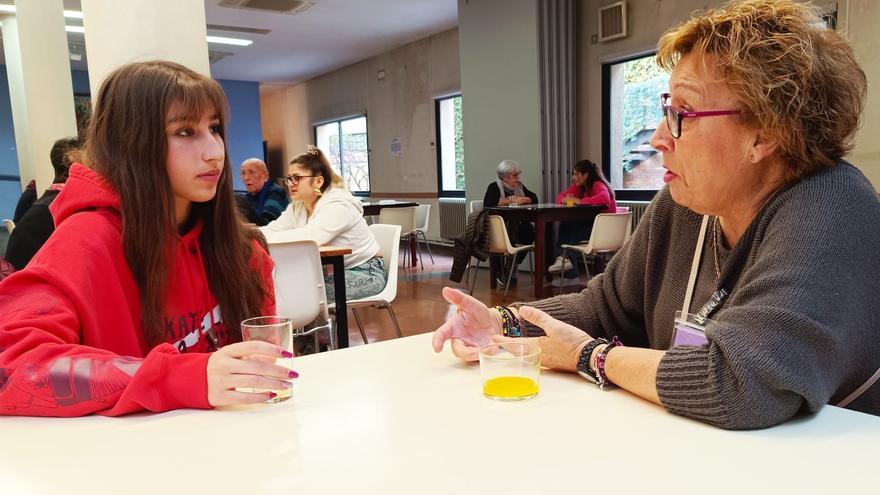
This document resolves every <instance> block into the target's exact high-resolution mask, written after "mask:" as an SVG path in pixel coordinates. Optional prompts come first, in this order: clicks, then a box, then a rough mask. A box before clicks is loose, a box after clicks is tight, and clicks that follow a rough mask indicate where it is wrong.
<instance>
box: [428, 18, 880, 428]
mask: <svg viewBox="0 0 880 495" xmlns="http://www.w3.org/2000/svg"><path fill="white" fill-rule="evenodd" d="M657 61H658V63H659V64H660V65H661V66H662V67H664V68H667V69H670V70H671V72H672V73H671V79H670V83H669V93H668V94H664V95H662V96H661V110H662V113H663V120H662V121H661V122H660V123H659V125H658V127H657V130H656V131H655V133H654V136H653V138H652V140H651V143H652V145H653V146H654V147H655V148H656V149H658V150H659V151H661V152H662V153H663V162H664V167H665V168H666V173H665V175H664V180H665V182H666V184H667V185H666V187H664V189H663V190H661V191H660V192H659V193H658V195H657V197H656V198H655V199H654V201H653V203H652V205H651V207H650V208H649V210H648V212H647V213H646V214H645V217H644V218H643V219H642V221H641V223H640V224H639V227H638V229H637V230H636V232H635V234H634V235H633V237H632V239H631V240H630V241H629V243H628V244H627V245H626V246H625V247H624V249H623V250H622V251H621V252H620V253H619V254H618V255H617V256H615V258H614V259H613V260H612V261H611V262H610V264H609V265H608V268H607V269H606V271H605V273H604V274H601V275H599V276H596V277H595V278H593V280H592V281H591V282H590V284H589V286H588V287H587V288H586V289H585V290H584V291H583V292H581V293H579V294H567V295H563V296H558V297H555V298H551V299H546V300H543V301H536V302H534V303H531V304H529V305H528V306H525V305H520V304H517V305H513V307H512V308H500V309H487V308H486V306H484V305H483V304H481V303H480V302H479V301H477V300H475V299H473V298H471V297H468V296H466V295H464V294H461V293H459V292H457V291H454V290H451V289H449V288H446V289H444V296H445V297H446V298H447V299H448V300H449V301H450V302H451V303H453V304H455V305H456V306H457V307H458V311H457V313H456V315H455V316H454V317H453V318H451V319H450V320H449V321H447V322H446V323H445V324H444V325H443V326H441V327H440V328H439V329H437V331H436V332H435V334H434V348H435V350H436V351H438V352H439V351H440V350H441V349H442V346H443V343H444V342H445V341H446V340H450V339H451V340H452V350H453V352H455V353H456V354H457V355H458V356H460V357H462V358H463V359H468V360H472V359H474V358H475V356H476V355H477V349H478V348H479V347H480V346H481V345H484V344H486V343H488V342H490V341H492V340H503V339H506V338H511V337H516V336H520V335H522V336H524V337H532V338H534V339H535V340H536V341H537V343H538V344H539V345H540V346H541V347H542V348H543V352H544V354H543V358H544V362H543V364H544V365H546V366H549V367H552V368H556V369H560V370H566V371H572V372H577V373H579V374H580V375H582V376H583V377H584V378H586V379H588V380H589V381H592V382H595V383H598V384H599V385H601V386H602V387H603V388H607V387H608V386H610V385H616V386H619V387H621V388H623V389H625V390H627V391H629V392H630V393H633V394H636V395H638V396H640V397H642V398H644V399H646V400H649V401H651V402H654V403H656V404H659V405H662V406H663V407H665V408H666V409H667V410H669V411H670V412H673V413H676V414H681V415H684V416H688V417H691V418H695V419H697V420H700V421H704V422H706V423H710V424H713V425H716V426H720V427H723V428H730V429H748V428H762V427H767V426H771V425H775V424H778V423H781V422H783V421H786V420H787V419H789V418H791V417H793V416H794V415H796V414H797V413H799V412H815V411H817V410H818V409H820V408H821V407H822V406H823V405H825V404H834V405H838V406H841V407H848V408H851V409H855V410H857V411H862V412H867V413H871V414H880V383H878V378H880V371H878V368H880V338H878V330H880V312H878V311H877V304H876V301H877V297H878V296H877V294H878V293H880V250H878V249H877V245H876V244H877V240H878V239H880V202H878V199H877V196H876V192H875V190H874V188H873V187H872V186H871V184H870V183H869V182H868V180H867V179H866V178H865V177H864V176H863V175H862V173H861V172H859V170H858V169H856V168H855V167H854V166H852V165H851V164H849V163H847V162H846V161H844V160H843V156H844V155H845V154H846V152H847V151H849V150H850V149H851V148H852V143H853V139H854V135H855V132H856V129H857V127H858V123H859V117H860V114H861V112H862V108H863V106H864V99H865V94H866V78H865V74H864V72H862V70H861V68H860V67H859V65H858V63H857V62H856V60H855V58H854V56H853V52H852V50H851V49H850V47H849V46H848V45H847V43H846V41H845V40H844V38H843V37H842V36H840V35H839V34H838V33H836V32H835V31H832V30H829V29H826V28H824V27H822V24H821V23H820V21H819V17H818V15H817V11H816V10H814V9H813V8H812V7H810V6H808V5H805V4H802V3H796V2H794V1H790V0H747V1H741V2H736V3H731V4H729V5H727V6H725V7H722V8H720V9H716V10H710V11H708V12H706V13H704V14H703V15H700V16H698V17H695V18H693V19H690V20H688V21H686V22H685V23H683V24H682V25H680V26H678V27H675V28H673V29H671V30H670V31H668V32H667V33H666V34H664V35H663V37H662V38H661V39H660V42H659V46H658V52H657Z"/></svg>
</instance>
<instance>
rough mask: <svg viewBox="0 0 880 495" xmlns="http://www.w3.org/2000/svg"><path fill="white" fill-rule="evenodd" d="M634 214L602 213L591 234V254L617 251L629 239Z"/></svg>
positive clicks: (597, 218) (598, 216) (597, 216)
mask: <svg viewBox="0 0 880 495" xmlns="http://www.w3.org/2000/svg"><path fill="white" fill-rule="evenodd" d="M630 222H632V212H629V213H600V214H598V215H596V220H595V221H594V222H593V231H592V232H591V233H590V244H589V246H590V249H589V251H590V252H594V253H595V252H602V251H617V250H618V249H620V248H621V247H623V244H624V243H625V242H626V240H627V239H628V238H629V231H630V228H629V225H630Z"/></svg>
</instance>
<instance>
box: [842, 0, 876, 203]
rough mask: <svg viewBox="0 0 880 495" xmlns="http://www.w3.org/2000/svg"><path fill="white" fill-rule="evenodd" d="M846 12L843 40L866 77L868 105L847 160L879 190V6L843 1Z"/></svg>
mask: <svg viewBox="0 0 880 495" xmlns="http://www.w3.org/2000/svg"><path fill="white" fill-rule="evenodd" d="M847 7H848V8H849V22H846V23H845V24H844V26H843V27H844V28H845V29H846V31H847V36H848V37H849V39H850V42H851V43H852V46H853V50H855V52H856V57H857V58H858V60H859V63H861V64H862V69H864V70H865V74H867V76H868V101H867V105H866V106H865V112H864V113H863V114H862V129H861V130H860V131H859V134H858V137H857V139H856V148H855V149H854V150H853V152H852V153H850V156H849V157H848V159H850V160H851V161H852V162H853V163H854V164H855V165H857V166H858V167H859V168H861V169H862V171H863V172H864V173H865V175H867V176H868V178H869V179H871V182H872V183H873V184H874V188H875V189H880V139H878V136H880V86H878V85H880V55H878V53H880V31H878V30H877V26H878V25H880V2H878V1H877V0H848V2H847V1H846V0H844V1H842V2H840V9H841V10H842V11H845V10H846V8H847Z"/></svg>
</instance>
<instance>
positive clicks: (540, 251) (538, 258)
mask: <svg viewBox="0 0 880 495" xmlns="http://www.w3.org/2000/svg"><path fill="white" fill-rule="evenodd" d="M486 209H487V210H489V214H491V215H499V216H501V217H502V218H504V220H505V221H506V220H520V221H523V220H524V221H529V222H534V223H535V277H534V278H535V298H536V299H541V298H544V297H545V295H546V293H545V292H544V288H545V283H546V280H545V278H546V277H547V267H548V266H550V258H549V257H547V256H546V250H547V249H548V246H549V248H550V249H552V248H553V229H548V228H547V223H548V222H561V221H563V220H576V221H581V222H592V221H593V220H594V219H595V218H596V215H598V214H599V213H602V212H604V211H605V210H607V209H608V207H607V206H604V205H600V206H585V205H577V206H563V205H557V204H555V203H539V204H535V205H517V206H491V207H488V208H486ZM511 242H513V240H511ZM497 266H498V265H497V263H495V262H493V263H490V264H489V286H490V287H491V288H493V289H494V288H495V287H496V282H495V277H496V276H497V271H498V268H497Z"/></svg>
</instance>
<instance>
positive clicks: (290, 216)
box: [260, 185, 379, 268]
mask: <svg viewBox="0 0 880 495" xmlns="http://www.w3.org/2000/svg"><path fill="white" fill-rule="evenodd" d="M260 231H261V232H262V233H263V235H264V236H266V240H267V241H268V242H270V243H271V242H286V241H300V240H304V239H309V240H312V241H315V242H317V243H318V245H319V246H323V245H330V246H338V247H346V248H350V249H351V254H347V255H345V268H352V267H355V266H358V265H361V264H363V263H365V262H366V261H367V260H369V259H370V258H372V257H374V256H376V255H377V254H379V243H378V242H376V238H375V237H373V232H372V231H370V229H369V227H367V222H366V221H365V220H364V207H363V206H362V205H361V202H360V200H358V198H356V197H354V196H352V194H351V193H350V192H348V190H346V189H345V188H343V187H337V186H333V185H331V186H330V187H329V188H327V191H325V192H324V194H323V195H322V196H321V197H320V198H319V199H318V202H317V203H315V211H314V212H312V216H311V217H309V216H308V214H307V212H306V207H305V204H304V203H303V202H302V201H291V202H290V204H289V205H288V206H287V209H285V210H284V213H282V214H281V216H280V217H278V219H276V220H275V221H274V222H271V223H269V225H266V226H265V227H260Z"/></svg>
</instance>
